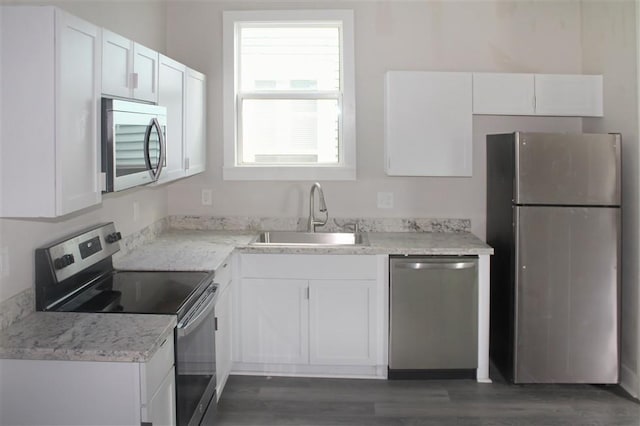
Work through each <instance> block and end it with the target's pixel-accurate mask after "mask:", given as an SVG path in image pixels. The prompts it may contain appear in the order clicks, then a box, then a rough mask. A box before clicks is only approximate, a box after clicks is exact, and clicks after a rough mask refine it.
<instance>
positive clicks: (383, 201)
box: [378, 192, 393, 209]
mask: <svg viewBox="0 0 640 426" xmlns="http://www.w3.org/2000/svg"><path fill="white" fill-rule="evenodd" d="M378 208H379V209H392V208H393V192H378Z"/></svg>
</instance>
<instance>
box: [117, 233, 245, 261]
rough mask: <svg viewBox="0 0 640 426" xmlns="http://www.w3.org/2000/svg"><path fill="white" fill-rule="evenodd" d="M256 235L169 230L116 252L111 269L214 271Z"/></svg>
mask: <svg viewBox="0 0 640 426" xmlns="http://www.w3.org/2000/svg"><path fill="white" fill-rule="evenodd" d="M256 235H257V234H256V233H251V232H241V231H193V230H169V231H167V232H165V233H163V234H161V235H159V236H158V237H157V238H155V239H154V240H153V241H152V242H150V243H147V244H144V245H142V246H140V247H138V248H136V249H134V250H132V251H130V252H129V253H126V254H120V253H117V254H116V255H115V256H114V257H113V267H114V268H116V269H120V270H130V271H133V270H138V271H215V270H216V269H218V268H219V267H220V265H222V263H223V262H224V261H225V259H226V258H227V257H228V256H229V254H231V252H232V251H233V250H234V249H235V248H236V247H239V246H244V245H247V244H249V242H251V240H253V239H254V238H255V237H256Z"/></svg>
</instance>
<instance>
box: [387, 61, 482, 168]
mask: <svg viewBox="0 0 640 426" xmlns="http://www.w3.org/2000/svg"><path fill="white" fill-rule="evenodd" d="M471 123H472V93H471V73H458V72H421V71H389V72H388V73H387V75H386V87H385V154H386V164H385V169H386V172H387V175H389V176H471V163H472V155H471V154H472V151H471V150H472V131H471Z"/></svg>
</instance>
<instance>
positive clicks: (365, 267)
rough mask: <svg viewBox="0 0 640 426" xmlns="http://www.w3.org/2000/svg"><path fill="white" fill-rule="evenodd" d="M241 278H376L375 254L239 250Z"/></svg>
mask: <svg viewBox="0 0 640 426" xmlns="http://www.w3.org/2000/svg"><path fill="white" fill-rule="evenodd" d="M240 270H241V276H242V277H244V278H299V279H354V280H356V279H359V280H366V279H371V280H375V279H376V278H377V272H378V271H377V264H376V256H371V255H308V254H243V255H241V257H240Z"/></svg>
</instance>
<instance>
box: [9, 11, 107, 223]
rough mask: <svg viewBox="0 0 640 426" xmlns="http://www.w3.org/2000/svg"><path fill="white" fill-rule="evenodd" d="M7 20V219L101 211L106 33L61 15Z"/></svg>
mask: <svg viewBox="0 0 640 426" xmlns="http://www.w3.org/2000/svg"><path fill="white" fill-rule="evenodd" d="M1 15H2V16H1V18H0V19H1V25H0V40H1V49H0V52H2V61H0V62H1V64H0V66H1V70H0V73H1V75H2V89H1V90H2V92H1V94H0V102H1V105H0V108H1V109H0V111H1V116H0V122H2V126H1V129H0V143H1V144H2V157H1V160H0V161H1V164H0V169H1V171H0V173H1V175H0V185H1V191H2V200H1V203H0V211H1V214H2V216H3V217H56V216H62V215H65V214H68V213H71V212H74V211H77V210H80V209H83V208H86V207H89V206H92V205H95V204H98V203H100V201H101V190H100V182H99V172H100V170H99V164H100V155H99V152H98V118H99V109H98V108H99V95H100V70H101V67H100V59H101V58H100V50H101V49H100V43H101V41H100V31H99V28H98V27H96V26H94V25H92V24H90V23H88V22H86V21H83V20H81V19H79V18H76V17H74V16H71V15H69V14H67V13H65V12H63V11H61V10H60V9H56V8H53V7H39V6H34V7H22V6H21V7H10V6H6V7H3V8H2V13H1ZM44 77H48V78H44Z"/></svg>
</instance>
